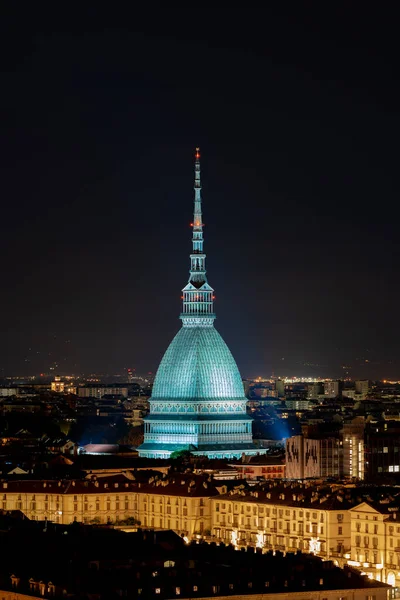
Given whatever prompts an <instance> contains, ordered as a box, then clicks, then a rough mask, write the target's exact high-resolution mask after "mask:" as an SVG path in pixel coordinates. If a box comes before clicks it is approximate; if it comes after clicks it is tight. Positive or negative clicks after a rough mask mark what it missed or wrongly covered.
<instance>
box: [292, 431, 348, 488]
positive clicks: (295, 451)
mask: <svg viewBox="0 0 400 600" xmlns="http://www.w3.org/2000/svg"><path fill="white" fill-rule="evenodd" d="M339 475H340V441H339V440H338V439H336V438H323V439H312V438H307V437H304V436H303V435H295V436H292V437H290V438H288V439H287V440H286V477H287V478H288V479H307V478H313V477H339Z"/></svg>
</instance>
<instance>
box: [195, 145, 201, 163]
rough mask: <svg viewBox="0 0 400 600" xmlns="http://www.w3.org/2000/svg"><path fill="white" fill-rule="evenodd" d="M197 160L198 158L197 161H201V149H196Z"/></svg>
mask: <svg viewBox="0 0 400 600" xmlns="http://www.w3.org/2000/svg"><path fill="white" fill-rule="evenodd" d="M195 158H196V160H199V158H200V148H196V154H195Z"/></svg>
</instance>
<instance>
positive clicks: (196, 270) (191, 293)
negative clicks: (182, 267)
mask: <svg viewBox="0 0 400 600" xmlns="http://www.w3.org/2000/svg"><path fill="white" fill-rule="evenodd" d="M192 228H193V235H192V245H193V250H192V254H191V255H190V271H189V273H190V276H189V281H188V284H187V285H186V286H185V287H184V288H183V290H182V292H183V296H182V300H183V308H182V313H181V319H182V324H183V326H184V327H210V326H212V325H213V321H214V319H215V314H214V308H213V300H214V290H213V289H212V287H211V286H210V285H209V284H208V282H207V276H206V255H205V254H204V252H203V219H202V212H201V181H200V148H196V153H195V166H194V213H193V223H192Z"/></svg>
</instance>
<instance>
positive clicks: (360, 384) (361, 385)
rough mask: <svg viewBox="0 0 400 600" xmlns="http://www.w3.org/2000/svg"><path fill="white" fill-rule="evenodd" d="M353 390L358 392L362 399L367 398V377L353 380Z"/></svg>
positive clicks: (368, 387)
mask: <svg viewBox="0 0 400 600" xmlns="http://www.w3.org/2000/svg"><path fill="white" fill-rule="evenodd" d="M355 390H356V392H357V394H360V395H361V397H362V399H365V398H367V396H368V393H369V390H370V382H369V380H368V379H359V380H358V381H356V382H355Z"/></svg>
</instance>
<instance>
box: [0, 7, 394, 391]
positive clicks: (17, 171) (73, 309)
mask: <svg viewBox="0 0 400 600" xmlns="http://www.w3.org/2000/svg"><path fill="white" fill-rule="evenodd" d="M44 4H46V6H45V7H44V5H43V7H42V8H41V7H40V6H39V5H40V3H26V6H24V3H5V2H3V3H2V7H1V10H0V13H1V14H0V28H1V31H0V34H1V45H2V48H1V55H0V56H1V58H0V60H1V82H2V85H1V95H0V102H1V114H2V128H1V129H2V132H1V141H0V143H1V163H0V168H1V173H0V189H1V198H2V203H1V208H2V210H1V235H0V249H1V293H0V318H1V328H0V329H1V345H0V368H1V369H2V371H0V374H5V375H17V374H21V375H22V374H34V373H40V372H49V369H50V367H52V366H53V367H55V369H56V371H57V372H59V373H61V374H62V373H71V372H74V373H78V372H79V373H86V374H87V373H90V372H97V373H122V372H123V370H124V368H127V367H131V368H135V369H136V371H137V372H138V373H146V372H148V371H155V370H156V368H157V365H158V362H159V360H160V358H161V356H162V354H163V352H164V351H165V349H166V347H167V346H168V344H169V342H170V341H171V339H172V337H173V335H174V334H175V333H176V331H177V330H178V328H179V327H180V321H179V320H178V315H179V312H180V295H181V294H180V290H181V288H182V287H183V286H184V285H185V283H186V281H187V278H188V268H189V253H190V248H191V244H190V239H191V229H190V222H191V220H192V209H193V168H194V166H193V153H194V148H195V146H200V147H201V151H202V163H201V166H202V185H203V213H204V222H205V224H206V226H205V231H204V234H205V251H206V253H207V266H208V279H209V282H210V284H211V285H212V286H213V287H214V288H215V293H216V312H217V321H216V327H217V328H218V330H219V331H220V333H221V334H222V336H223V338H224V339H225V341H226V342H227V343H228V345H229V347H230V349H231V350H232V353H233V355H234V356H235V358H236V360H237V362H238V366H239V368H240V370H241V373H242V376H243V377H252V376H258V375H262V376H266V375H270V374H271V372H274V373H275V374H278V375H306V376H313V375H315V376H332V377H338V376H342V375H343V373H344V369H343V368H342V365H348V366H349V367H351V369H350V370H349V373H350V374H351V375H352V376H353V377H370V378H379V377H382V378H399V379H400V347H399V318H398V314H399V292H400V290H399V226H398V220H399V208H398V207H399V202H400V193H399V192H400V184H399V179H400V169H399V164H400V156H399V147H400V112H399V111H400V85H399V68H398V55H399V52H400V49H399V44H398V31H397V27H398V21H397V18H396V17H395V14H394V13H393V14H390V12H385V13H384V12H383V9H381V12H380V13H378V14H374V13H373V12H364V10H366V9H365V5H364V4H361V3H351V2H343V3H341V2H338V3H335V8H334V12H331V9H332V7H333V6H334V5H333V4H332V3H330V5H329V6H330V9H329V8H328V5H326V4H325V3H315V4H314V3H305V2H296V3H293V4H292V3H285V2H282V3H278V4H279V5H280V8H279V7H278V8H275V9H272V8H271V9H264V11H260V9H257V8H255V7H256V6H257V5H256V4H255V3H254V4H253V5H252V4H251V3H246V4H245V5H243V3H241V6H242V8H240V9H239V8H235V7H234V6H233V7H232V5H231V4H223V3H220V8H218V9H215V7H213V8H207V5H205V4H204V3H202V4H198V5H196V4H195V3H191V4H188V3H182V5H180V4H175V3H174V4H173V6H166V4H164V5H162V4H158V3H154V2H153V3H148V5H147V6H148V9H143V8H142V9H140V10H139V9H138V8H135V4H136V3H132V4H131V10H128V9H127V8H126V9H120V8H119V7H118V4H119V3H114V4H109V11H108V12H107V11H104V12H102V11H101V9H97V8H88V7H89V6H90V3H89V2H88V3H82V5H85V6H86V8H80V9H79V10H78V9H77V10H76V11H75V10H74V9H73V8H71V9H70V12H69V8H68V6H69V5H68V4H64V5H60V4H59V3H53V8H52V9H49V6H51V5H50V3H44ZM11 5H13V6H11ZM94 5H95V3H93V6H94ZM322 5H323V6H322ZM356 5H357V6H356ZM61 6H63V7H64V9H62V8H61ZM162 6H164V8H161V7H162ZM244 6H246V7H247V8H243V7H244ZM376 6H377V5H376ZM367 361H368V362H367ZM55 365H57V366H55Z"/></svg>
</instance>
